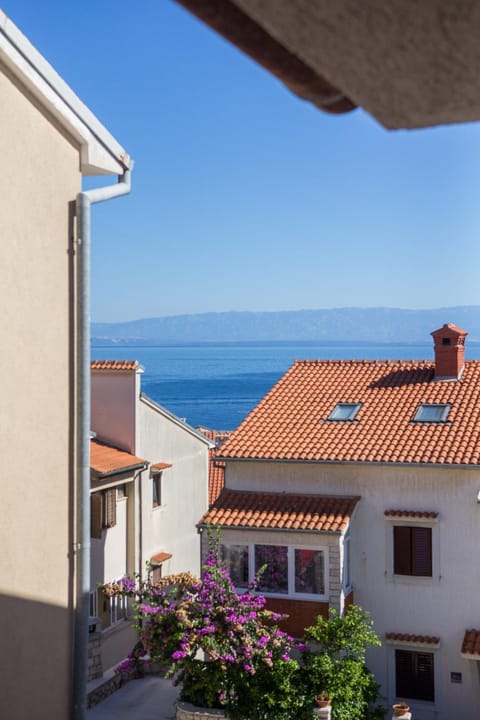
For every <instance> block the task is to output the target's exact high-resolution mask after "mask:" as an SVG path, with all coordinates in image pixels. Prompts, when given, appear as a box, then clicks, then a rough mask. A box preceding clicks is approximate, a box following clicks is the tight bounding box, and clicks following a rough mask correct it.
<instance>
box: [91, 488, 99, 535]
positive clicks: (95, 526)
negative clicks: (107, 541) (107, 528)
mask: <svg viewBox="0 0 480 720" xmlns="http://www.w3.org/2000/svg"><path fill="white" fill-rule="evenodd" d="M90 535H91V537H92V538H96V539H97V540H101V538H102V493H93V495H90Z"/></svg>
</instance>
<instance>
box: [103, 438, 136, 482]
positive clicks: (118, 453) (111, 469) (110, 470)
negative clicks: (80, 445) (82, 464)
mask: <svg viewBox="0 0 480 720" xmlns="http://www.w3.org/2000/svg"><path fill="white" fill-rule="evenodd" d="M145 465H146V462H145V460H142V458H139V457H136V456H135V455H132V454H131V453H128V452H125V450H118V448H114V447H112V446H111V445H106V444H105V443H102V442H99V440H91V441H90V467H91V468H92V470H94V471H95V472H96V473H97V474H98V475H100V476H102V477H104V476H106V475H116V474H117V473H121V472H127V470H137V469H140V468H142V467H144V466H145Z"/></svg>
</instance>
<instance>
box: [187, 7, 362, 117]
mask: <svg viewBox="0 0 480 720" xmlns="http://www.w3.org/2000/svg"><path fill="white" fill-rule="evenodd" d="M177 2H178V3H179V4H180V5H183V7H184V8H186V9H187V10H189V11H190V12H191V13H193V14H194V15H196V16H197V17H198V18H199V19H200V20H202V21H203V22H204V23H206V24H207V25H208V26H209V27H211V28H212V29H213V30H216V32H218V33H220V35H222V36H223V37H224V38H226V39H227V40H229V41H230V42H231V43H233V44H234V45H236V47H238V48H239V49H240V50H243V52H244V53H246V54H247V55H248V56H249V57H251V58H252V59H253V60H255V61H256V62H257V63H259V64H260V65H262V67H264V68H265V69H266V70H268V71H269V72H271V73H272V74H273V75H275V76H276V77H277V78H279V79H280V80H281V81H282V82H283V83H285V85H287V87H288V88H289V89H290V90H291V91H292V92H294V93H295V94H296V95H298V96H299V97H301V98H302V99H303V100H308V101H310V102H311V103H313V104H314V105H316V106H317V107H318V108H320V109H321V110H324V111H325V112H328V113H332V114H335V115H338V114H342V113H346V112H350V111H351V110H354V109H355V108H356V107H357V106H356V105H355V104H354V103H353V102H352V101H351V100H349V98H347V97H345V95H344V94H343V93H342V92H341V90H339V89H338V88H336V87H334V86H333V85H331V84H330V83H329V82H328V81H327V80H326V79H325V78H324V77H322V76H321V75H318V73H317V72H315V71H314V70H313V69H312V68H311V67H309V66H308V65H307V64H305V63H304V62H303V61H302V60H300V58H298V57H297V56H296V55H293V54H292V53H291V52H290V51H289V50H288V49H287V48H286V47H284V46H283V45H281V44H280V43H279V42H278V41H277V40H276V39H275V38H274V37H272V35H270V34H269V33H268V32H267V31H266V30H265V29H264V28H262V27H261V26H260V25H259V24H258V23H257V22H256V21H255V20H254V19H252V18H251V17H250V16H249V15H247V14H246V13H245V12H243V11H242V10H241V9H240V8H238V7H237V6H236V4H235V2H233V1H232V0H177Z"/></svg>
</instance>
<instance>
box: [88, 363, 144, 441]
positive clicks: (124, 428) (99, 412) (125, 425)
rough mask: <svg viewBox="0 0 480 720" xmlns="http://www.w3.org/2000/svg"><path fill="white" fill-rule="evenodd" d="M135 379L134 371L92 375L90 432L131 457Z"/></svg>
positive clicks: (95, 371)
mask: <svg viewBox="0 0 480 720" xmlns="http://www.w3.org/2000/svg"><path fill="white" fill-rule="evenodd" d="M137 377H138V373H137V372H135V371H134V370H130V371H121V370H112V371H108V370H92V373H91V382H92V392H91V405H92V415H91V418H92V419H91V428H92V430H93V431H94V432H95V433H96V434H97V437H98V439H99V440H101V441H103V442H106V443H110V444H112V445H114V446H115V447H118V448H119V449H121V450H126V451H127V452H130V453H135V401H136V398H137V396H138V392H139V390H138V382H139V380H138V379H137Z"/></svg>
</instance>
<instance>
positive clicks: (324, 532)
mask: <svg viewBox="0 0 480 720" xmlns="http://www.w3.org/2000/svg"><path fill="white" fill-rule="evenodd" d="M348 523H350V519H349V520H348ZM196 527H197V528H198V530H206V529H208V528H211V527H220V528H222V530H242V531H243V530H251V531H252V532H253V531H254V532H274V533H304V534H305V535H344V534H345V530H346V529H347V528H345V530H296V529H295V528H263V527H255V526H254V525H235V526H232V525H220V524H216V525H211V524H210V523H197V526H196Z"/></svg>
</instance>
